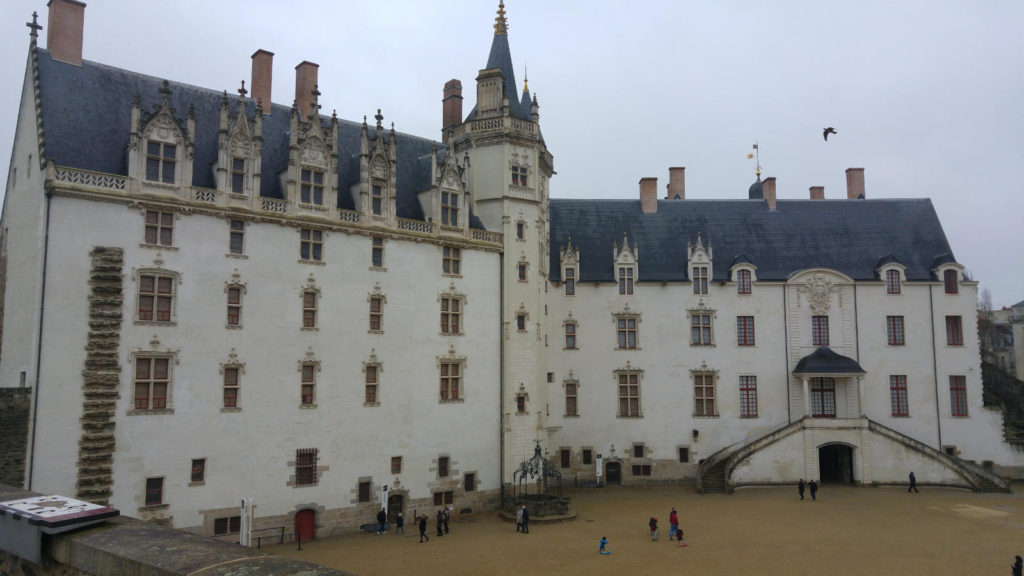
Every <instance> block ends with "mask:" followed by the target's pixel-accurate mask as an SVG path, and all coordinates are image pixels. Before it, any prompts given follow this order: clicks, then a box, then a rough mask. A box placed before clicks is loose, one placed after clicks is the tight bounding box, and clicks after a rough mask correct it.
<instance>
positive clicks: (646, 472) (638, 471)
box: [633, 464, 651, 476]
mask: <svg viewBox="0 0 1024 576" xmlns="http://www.w3.org/2000/svg"><path fill="white" fill-rule="evenodd" d="M650 475H651V465H650V464H634V465H633V476H650Z"/></svg>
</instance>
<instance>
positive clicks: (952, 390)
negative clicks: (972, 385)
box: [949, 376, 967, 416]
mask: <svg viewBox="0 0 1024 576" xmlns="http://www.w3.org/2000/svg"><path fill="white" fill-rule="evenodd" d="M949 409H950V413H951V414H952V415H953V416H967V377H966V376H950V377H949Z"/></svg>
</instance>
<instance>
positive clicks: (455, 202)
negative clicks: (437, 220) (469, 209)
mask: <svg viewBox="0 0 1024 576" xmlns="http://www.w3.org/2000/svg"><path fill="white" fill-rule="evenodd" d="M441 224H442V225H444V226H458V225H459V195H458V194H456V193H455V192H441Z"/></svg>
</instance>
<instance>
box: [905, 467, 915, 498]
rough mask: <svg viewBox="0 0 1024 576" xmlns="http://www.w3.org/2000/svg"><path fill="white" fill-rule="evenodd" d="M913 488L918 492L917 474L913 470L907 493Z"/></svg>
mask: <svg viewBox="0 0 1024 576" xmlns="http://www.w3.org/2000/svg"><path fill="white" fill-rule="evenodd" d="M911 490H913V491H914V492H915V493H916V492H917V476H914V472H913V471H911V472H910V486H909V487H907V494H910V491H911Z"/></svg>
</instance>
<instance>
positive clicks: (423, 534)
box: [419, 514, 430, 544]
mask: <svg viewBox="0 0 1024 576" xmlns="http://www.w3.org/2000/svg"><path fill="white" fill-rule="evenodd" d="M419 520H420V544H423V539H424V538H426V539H427V542H430V536H427V515H426V514H424V515H423V516H420V518H419Z"/></svg>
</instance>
